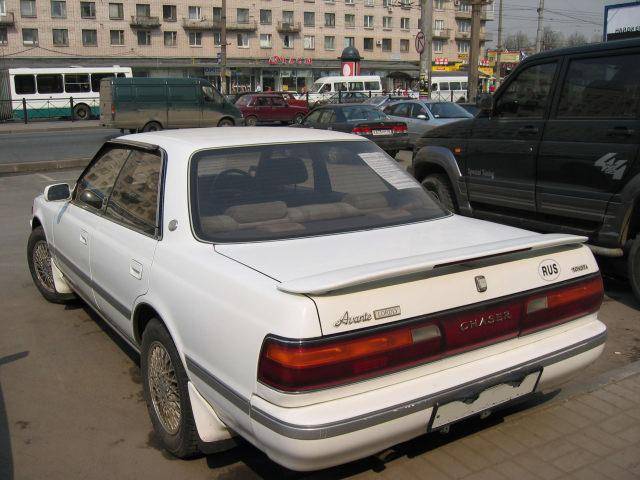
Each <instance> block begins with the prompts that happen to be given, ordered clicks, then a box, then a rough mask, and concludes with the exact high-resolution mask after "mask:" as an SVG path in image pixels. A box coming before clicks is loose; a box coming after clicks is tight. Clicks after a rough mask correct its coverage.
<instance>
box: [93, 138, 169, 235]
mask: <svg viewBox="0 0 640 480" xmlns="http://www.w3.org/2000/svg"><path fill="white" fill-rule="evenodd" d="M161 174H162V159H161V158H160V156H159V155H156V154H154V153H149V152H142V151H138V150H134V151H133V152H132V153H131V155H130V156H129V158H128V159H127V163H126V164H125V166H124V167H123V168H122V171H121V172H120V175H119V176H118V180H117V181H116V183H115V186H114V187H113V192H112V193H111V197H109V203H108V204H107V209H106V212H105V215H106V216H107V217H109V218H111V219H113V220H115V221H117V222H119V223H122V224H124V225H125V226H127V227H130V228H133V229H134V230H138V231H140V232H141V233H144V234H146V235H155V233H156V227H157V225H158V198H159V191H160V177H161Z"/></svg>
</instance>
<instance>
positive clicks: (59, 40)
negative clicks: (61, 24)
mask: <svg viewBox="0 0 640 480" xmlns="http://www.w3.org/2000/svg"><path fill="white" fill-rule="evenodd" d="M52 32H53V44H54V45H55V46H56V47H68V46H69V30H67V29H66V28H54V29H53V30H52Z"/></svg>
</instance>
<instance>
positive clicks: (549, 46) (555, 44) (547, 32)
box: [542, 27, 564, 51]
mask: <svg viewBox="0 0 640 480" xmlns="http://www.w3.org/2000/svg"><path fill="white" fill-rule="evenodd" d="M563 43H564V37H563V35H562V33H560V32H558V31H557V30H554V29H553V28H551V27H544V29H543V30H542V51H545V50H553V49H554V48H559V47H561V46H562V44H563Z"/></svg>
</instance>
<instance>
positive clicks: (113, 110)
mask: <svg viewBox="0 0 640 480" xmlns="http://www.w3.org/2000/svg"><path fill="white" fill-rule="evenodd" d="M115 118H116V106H115V105H113V104H111V120H115Z"/></svg>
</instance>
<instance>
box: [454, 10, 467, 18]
mask: <svg viewBox="0 0 640 480" xmlns="http://www.w3.org/2000/svg"><path fill="white" fill-rule="evenodd" d="M456 18H471V9H469V10H456Z"/></svg>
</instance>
